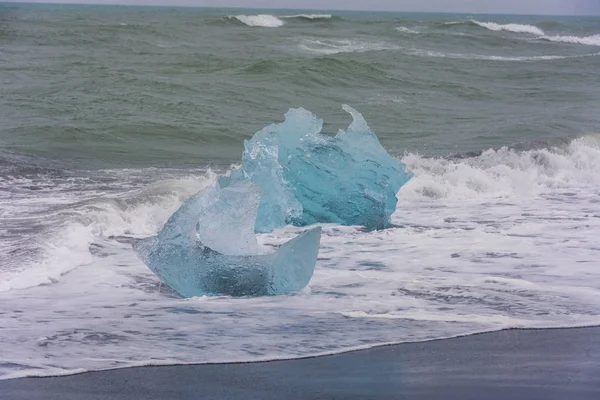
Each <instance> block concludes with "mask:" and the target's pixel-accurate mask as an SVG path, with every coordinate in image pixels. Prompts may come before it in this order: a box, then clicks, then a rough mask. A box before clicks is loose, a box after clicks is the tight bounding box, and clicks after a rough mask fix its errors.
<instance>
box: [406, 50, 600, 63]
mask: <svg viewBox="0 0 600 400" xmlns="http://www.w3.org/2000/svg"><path fill="white" fill-rule="evenodd" d="M409 51H410V53H412V54H416V55H419V56H425V57H436V58H452V59H458V60H483V61H552V60H565V59H571V58H583V57H597V56H600V53H589V54H580V55H576V56H558V55H540V56H512V57H511V56H493V55H483V54H465V53H444V52H440V51H431V50H423V49H410V50H409Z"/></svg>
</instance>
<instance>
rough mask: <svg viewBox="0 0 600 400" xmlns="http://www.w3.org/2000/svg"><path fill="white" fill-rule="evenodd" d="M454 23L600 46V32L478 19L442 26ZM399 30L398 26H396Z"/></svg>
mask: <svg viewBox="0 0 600 400" xmlns="http://www.w3.org/2000/svg"><path fill="white" fill-rule="evenodd" d="M542 24H543V25H545V26H546V25H547V26H549V27H551V28H552V27H555V26H556V23H552V24H550V23H549V22H544V23H542ZM453 25H476V26H479V27H481V28H485V29H488V30H490V31H495V32H499V31H507V32H514V33H527V34H531V35H535V36H537V37H538V39H541V40H547V41H549V42H561V43H572V44H582V45H588V46H600V34H596V35H590V36H584V37H579V36H573V35H553V36H550V35H547V34H546V32H545V31H544V30H543V29H541V28H539V27H537V26H535V25H526V24H499V23H497V22H481V21H477V20H470V21H452V22H446V23H443V24H442V25H441V26H453ZM396 29H397V30H399V29H398V28H396Z"/></svg>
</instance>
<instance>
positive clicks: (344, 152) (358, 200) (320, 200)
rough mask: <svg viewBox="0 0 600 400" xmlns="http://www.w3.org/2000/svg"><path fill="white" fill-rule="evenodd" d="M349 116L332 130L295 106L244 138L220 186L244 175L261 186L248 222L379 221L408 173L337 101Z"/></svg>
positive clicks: (263, 225) (267, 225) (261, 225)
mask: <svg viewBox="0 0 600 400" xmlns="http://www.w3.org/2000/svg"><path fill="white" fill-rule="evenodd" d="M343 108H344V110H345V111H347V112H348V113H350V114H351V115H352V118H353V122H352V124H351V125H350V126H349V127H348V129H347V130H346V131H343V130H342V131H340V132H339V133H338V134H337V135H336V136H335V137H332V136H329V135H325V134H321V133H320V132H321V129H322V125H323V121H322V120H320V119H318V118H317V117H316V116H314V115H313V114H312V113H311V112H309V111H307V110H305V109H302V108H298V109H290V110H289V111H288V112H287V113H286V114H285V121H284V122H283V123H281V124H272V125H270V126H267V127H266V128H264V129H263V130H261V131H259V132H257V133H256V134H255V135H254V136H253V137H252V138H251V139H250V140H247V141H245V142H244V147H245V150H244V153H243V155H242V165H241V167H240V169H238V170H234V171H232V172H231V174H230V176H228V177H222V178H221V179H220V183H221V185H222V186H228V185H230V184H233V183H236V182H241V181H244V180H251V181H253V182H255V183H257V184H258V185H259V186H260V188H261V191H262V201H261V203H260V206H259V209H258V217H257V220H256V225H255V230H256V231H257V232H270V231H272V230H273V229H274V228H277V227H280V226H284V225H286V224H294V225H299V226H303V225H310V224H313V223H316V222H333V223H339V224H342V225H363V226H365V227H367V228H368V229H382V228H385V227H387V226H389V224H390V217H391V215H392V213H393V212H394V211H395V209H396V203H397V201H398V199H397V198H396V193H397V192H398V190H399V189H400V187H401V186H402V185H403V184H405V183H406V182H407V181H408V179H410V176H411V175H410V174H409V173H408V172H406V170H405V166H404V164H402V163H401V162H400V161H399V160H397V159H396V158H394V157H392V156H390V155H389V154H388V153H387V151H386V150H385V149H384V148H383V146H381V144H380V143H379V140H378V139H377V136H376V135H375V134H374V133H373V132H372V131H371V129H370V128H369V126H368V125H367V122H366V121H365V120H364V118H363V117H362V115H361V114H360V113H359V112H357V111H356V110H354V109H352V108H351V107H349V106H347V105H344V106H343Z"/></svg>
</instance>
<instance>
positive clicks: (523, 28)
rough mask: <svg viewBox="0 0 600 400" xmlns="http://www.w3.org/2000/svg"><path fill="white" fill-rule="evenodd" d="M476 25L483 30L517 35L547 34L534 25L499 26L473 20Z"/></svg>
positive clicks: (493, 23)
mask: <svg viewBox="0 0 600 400" xmlns="http://www.w3.org/2000/svg"><path fill="white" fill-rule="evenodd" d="M471 22H473V23H474V24H475V25H477V26H480V27H482V28H486V29H489V30H490V31H496V32H497V31H509V32H515V33H531V34H532V35H539V36H543V35H544V34H545V33H544V31H543V30H541V29H540V28H538V27H537V26H534V25H521V24H498V23H496V22H479V21H476V20H472V21H471Z"/></svg>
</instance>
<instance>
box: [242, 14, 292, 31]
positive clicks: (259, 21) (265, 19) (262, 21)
mask: <svg viewBox="0 0 600 400" xmlns="http://www.w3.org/2000/svg"><path fill="white" fill-rule="evenodd" d="M233 18H235V19H237V20H238V21H240V22H241V23H243V24H245V25H248V26H258V27H264V28H278V27H280V26H283V24H284V22H283V21H282V20H280V19H279V18H277V17H276V16H274V15H269V14H259V15H236V16H234V17H233Z"/></svg>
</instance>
